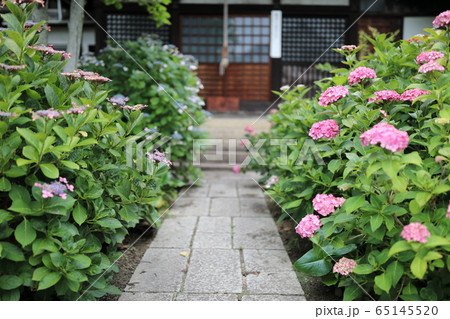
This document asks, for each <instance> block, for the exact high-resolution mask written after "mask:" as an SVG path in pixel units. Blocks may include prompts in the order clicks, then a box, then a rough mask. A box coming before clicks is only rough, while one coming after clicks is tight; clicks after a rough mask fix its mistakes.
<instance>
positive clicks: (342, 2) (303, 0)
mask: <svg viewBox="0 0 450 319" xmlns="http://www.w3.org/2000/svg"><path fill="white" fill-rule="evenodd" d="M180 3H183V4H223V0H180ZM228 4H261V5H263V4H272V0H228ZM281 4H289V5H294V4H296V5H312V6H348V5H350V0H281Z"/></svg>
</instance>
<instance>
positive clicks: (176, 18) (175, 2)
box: [169, 0, 181, 47]
mask: <svg viewBox="0 0 450 319" xmlns="http://www.w3.org/2000/svg"><path fill="white" fill-rule="evenodd" d="M170 16H171V17H170V22H171V25H170V39H169V41H170V43H172V44H175V45H176V46H177V47H180V45H181V37H180V0H172V4H171V6H170Z"/></svg>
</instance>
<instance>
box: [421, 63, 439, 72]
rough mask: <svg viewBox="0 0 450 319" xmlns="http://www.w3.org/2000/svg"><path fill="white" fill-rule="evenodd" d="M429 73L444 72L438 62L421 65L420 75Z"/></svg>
mask: <svg viewBox="0 0 450 319" xmlns="http://www.w3.org/2000/svg"><path fill="white" fill-rule="evenodd" d="M431 71H445V68H444V67H443V66H442V65H440V64H439V62H438V61H430V62H428V63H425V64H422V65H421V66H420V68H419V72H420V73H428V72H431Z"/></svg>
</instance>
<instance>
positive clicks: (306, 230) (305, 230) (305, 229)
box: [295, 214, 322, 238]
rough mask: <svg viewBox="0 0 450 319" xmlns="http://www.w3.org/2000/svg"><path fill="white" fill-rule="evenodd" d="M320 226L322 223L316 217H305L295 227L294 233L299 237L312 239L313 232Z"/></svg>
mask: <svg viewBox="0 0 450 319" xmlns="http://www.w3.org/2000/svg"><path fill="white" fill-rule="evenodd" d="M320 226H322V222H321V221H320V219H319V217H318V216H316V215H312V214H310V215H306V216H305V217H303V219H302V220H301V221H300V223H298V225H297V227H295V232H296V233H297V234H299V235H300V237H302V238H305V237H313V236H314V232H315V231H316V230H318V229H319V228H320Z"/></svg>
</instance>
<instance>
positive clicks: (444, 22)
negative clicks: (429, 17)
mask: <svg viewBox="0 0 450 319" xmlns="http://www.w3.org/2000/svg"><path fill="white" fill-rule="evenodd" d="M449 26H450V10H447V11H444V12H442V13H440V14H439V15H438V16H437V17H436V18H435V19H434V21H433V27H435V28H436V29H437V28H443V29H445V28H448V27H449Z"/></svg>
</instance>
